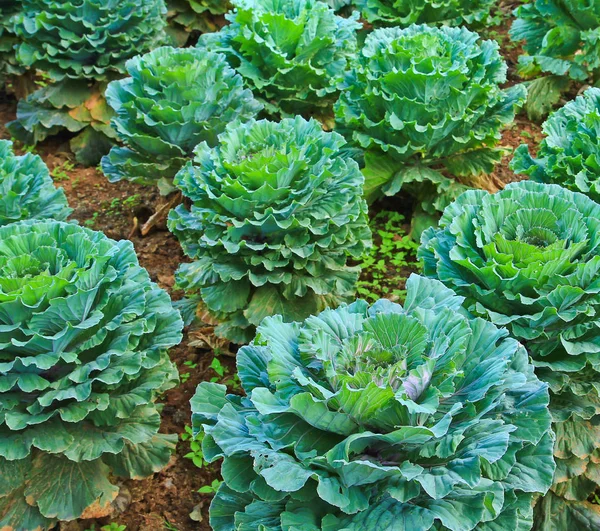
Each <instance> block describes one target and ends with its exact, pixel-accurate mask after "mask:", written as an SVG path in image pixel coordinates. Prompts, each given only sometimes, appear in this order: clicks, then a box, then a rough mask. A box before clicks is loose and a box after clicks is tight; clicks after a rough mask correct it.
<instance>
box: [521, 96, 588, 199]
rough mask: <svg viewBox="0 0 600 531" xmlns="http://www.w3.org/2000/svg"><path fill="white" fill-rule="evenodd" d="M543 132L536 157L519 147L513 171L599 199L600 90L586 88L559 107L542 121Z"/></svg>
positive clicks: (526, 149)
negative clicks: (544, 121)
mask: <svg viewBox="0 0 600 531" xmlns="http://www.w3.org/2000/svg"><path fill="white" fill-rule="evenodd" d="M543 131H544V133H545V134H546V138H544V140H543V141H542V142H541V144H540V146H539V149H538V152H537V158H533V157H532V156H531V155H530V154H529V148H528V147H527V146H526V145H522V146H519V148H518V149H517V151H516V152H515V157H514V159H513V162H512V168H513V170H515V172H517V173H521V174H525V175H528V176H529V177H530V178H531V179H533V180H534V181H537V182H545V183H551V184H560V185H561V186H564V187H565V188H568V189H569V190H573V191H575V192H582V193H584V194H586V195H588V196H589V197H591V198H592V199H593V200H594V201H596V202H598V201H600V137H599V133H600V89H597V88H590V89H588V90H587V91H586V92H585V93H584V94H583V96H579V97H578V98H577V99H576V100H575V101H571V102H569V103H567V104H566V105H565V106H564V107H562V108H560V109H559V110H558V111H556V112H555V113H554V114H552V115H551V116H550V118H549V119H548V120H547V121H546V123H545V124H544V126H543Z"/></svg>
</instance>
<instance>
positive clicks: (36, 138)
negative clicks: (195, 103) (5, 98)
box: [9, 0, 166, 164]
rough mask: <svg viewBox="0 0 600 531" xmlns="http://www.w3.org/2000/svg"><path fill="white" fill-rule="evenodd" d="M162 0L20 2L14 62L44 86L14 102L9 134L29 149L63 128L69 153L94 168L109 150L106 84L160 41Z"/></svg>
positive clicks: (163, 22) (161, 38)
mask: <svg viewBox="0 0 600 531" xmlns="http://www.w3.org/2000/svg"><path fill="white" fill-rule="evenodd" d="M165 15H166V7H165V4H164V0H79V1H78V2H63V1H58V0H23V13H22V16H20V17H19V22H18V24H17V25H16V32H17V35H18V36H19V37H20V38H21V40H22V43H21V44H20V45H19V47H18V50H17V59H18V60H19V61H20V63H21V64H22V65H24V66H26V67H28V68H31V69H35V70H37V71H40V72H42V73H43V74H44V75H45V76H46V77H47V78H48V79H47V81H46V86H44V87H42V88H40V89H38V90H36V91H35V92H33V93H32V94H30V95H29V96H28V97H27V98H26V99H23V100H21V101H20V102H19V105H18V107H17V119H16V120H15V121H14V122H11V123H10V124H9V129H10V131H11V133H12V135H13V136H14V137H16V138H18V139H19V140H22V141H23V142H25V143H27V144H36V143H37V142H40V141H42V140H44V139H45V138H46V137H48V136H50V135H54V134H56V133H58V132H60V131H64V130H65V129H66V130H67V131H68V132H70V133H78V135H77V136H76V137H75V139H73V140H72V141H71V148H72V149H73V151H74V152H75V153H76V154H77V156H78V160H79V161H80V162H82V163H84V164H96V163H97V162H99V161H100V157H101V156H102V155H103V154H105V153H106V152H108V150H109V149H110V146H111V144H112V143H111V142H110V141H109V138H111V137H114V134H113V133H112V131H111V129H110V125H109V122H110V118H111V115H112V113H111V110H110V108H109V107H108V105H107V103H106V100H105V99H104V90H105V88H106V83H108V82H109V81H111V80H112V79H115V78H119V77H122V76H123V75H124V74H125V62H126V61H127V60H128V59H130V58H131V57H134V56H135V55H138V54H140V53H144V52H146V51H149V50H151V49H153V48H156V46H157V45H158V44H160V43H162V42H163V41H164V40H165V39H166V34H165V33H164V27H165V21H164V19H163V18H164V16H165Z"/></svg>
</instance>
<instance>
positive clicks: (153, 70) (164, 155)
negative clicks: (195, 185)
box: [102, 46, 262, 189]
mask: <svg viewBox="0 0 600 531" xmlns="http://www.w3.org/2000/svg"><path fill="white" fill-rule="evenodd" d="M127 71H128V72H129V74H130V77H128V78H125V79H121V80H118V81H113V82H112V83H111V84H110V85H109V86H108V89H107V91H106V98H107V101H108V103H109V105H110V106H111V107H112V108H113V109H114V111H115V116H114V118H113V120H112V126H113V128H114V129H115V131H116V134H117V136H118V137H119V139H120V140H121V141H123V142H124V143H125V144H126V147H116V146H115V147H113V148H112V150H111V151H110V153H109V154H108V155H107V156H105V157H104V158H103V159H102V170H103V172H104V174H105V175H106V176H107V177H108V179H109V180H110V181H111V182H116V181H119V180H121V179H128V180H130V181H134V182H137V183H141V184H157V182H158V183H159V184H160V183H162V187H163V188H167V189H169V188H171V189H172V181H173V177H174V176H175V174H176V173H177V172H178V171H179V170H180V169H181V168H182V167H183V166H184V165H185V164H186V163H187V162H188V161H189V160H190V159H191V158H192V156H193V151H194V148H195V147H196V146H197V145H198V144H200V143H201V142H206V143H207V144H208V145H209V146H211V147H214V146H215V145H216V144H217V137H218V135H219V134H221V133H222V132H223V131H224V130H225V126H226V125H227V124H229V123H231V122H234V121H236V120H240V121H246V120H248V119H250V118H253V117H254V116H255V115H256V114H257V113H258V112H259V111H260V110H261V109H262V106H261V105H260V104H259V103H258V102H257V101H256V100H255V99H254V97H253V96H252V92H250V90H248V89H245V88H244V86H243V80H242V78H241V76H240V75H239V74H236V72H235V71H234V70H233V69H232V68H231V67H230V66H229V65H228V63H227V61H226V59H225V57H224V56H223V55H222V54H216V53H211V52H209V53H207V52H206V51H205V50H201V49H199V48H181V49H175V48H172V47H169V46H165V47H161V48H158V49H156V50H154V51H152V52H150V53H148V54H146V55H142V56H138V57H134V58H133V59H130V60H129V61H128V62H127Z"/></svg>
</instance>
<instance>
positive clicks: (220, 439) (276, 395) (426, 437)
mask: <svg viewBox="0 0 600 531" xmlns="http://www.w3.org/2000/svg"><path fill="white" fill-rule="evenodd" d="M462 300H463V299H462V297H458V296H456V295H455V294H454V293H453V292H452V291H451V290H449V289H447V288H445V287H444V286H443V285H442V284H441V283H440V282H438V281H435V280H430V279H425V278H423V277H419V276H416V275H413V276H412V277H411V278H410V279H409V280H408V283H407V299H406V302H405V305H404V307H402V306H400V305H398V304H395V303H392V302H390V301H387V300H383V299H382V300H380V301H378V302H377V303H375V304H374V305H373V306H370V307H369V305H368V304H367V303H366V302H364V301H357V302H355V303H354V304H351V305H350V306H346V305H343V306H341V307H339V308H338V309H336V310H333V309H328V310H325V311H324V312H322V313H321V314H320V315H318V316H313V317H309V318H308V319H306V320H305V321H304V322H296V323H285V322H284V321H283V319H282V318H281V317H280V316H274V317H269V318H267V319H265V320H264V321H263V323H262V324H261V325H260V326H259V327H258V331H257V336H256V338H255V340H254V341H253V342H252V344H251V345H250V346H246V347H243V348H242V349H241V350H240V351H239V352H238V355H237V364H238V373H239V377H240V380H241V382H242V386H243V388H244V391H245V396H244V397H241V396H237V395H227V394H226V388H225V386H223V385H219V384H216V383H208V382H204V383H201V384H200V385H199V387H198V389H197V391H196V394H195V396H194V397H193V399H192V402H191V404H192V413H193V415H192V422H193V426H194V430H195V431H196V432H203V433H204V434H205V435H204V439H203V451H204V456H205V458H206V459H207V460H208V461H211V462H212V461H215V460H217V459H221V458H222V459H223V463H222V475H223V479H224V483H223V484H222V485H221V487H220V489H219V491H218V492H217V494H216V496H215V498H214V500H213V502H212V504H211V508H210V523H211V526H212V528H213V529H214V530H215V531H225V530H227V531H241V530H245V531H259V530H266V529H268V530H272V531H275V530H277V531H281V530H290V531H291V530H296V529H302V530H306V531H397V530H398V529H406V530H410V531H427V530H433V529H447V530H451V531H470V530H472V529H478V530H490V531H491V530H500V529H501V530H507V529H515V530H526V529H530V528H531V524H532V512H533V511H532V507H531V504H532V500H533V499H534V498H535V497H536V496H537V495H538V494H540V493H544V492H546V491H547V489H548V488H549V486H550V484H551V483H552V474H553V472H554V468H555V466H554V462H553V459H552V444H553V435H552V433H551V431H550V414H549V412H548V409H547V404H548V400H549V397H548V389H547V386H546V385H545V384H543V383H541V382H540V381H539V380H538V379H537V378H536V376H535V375H534V372H533V368H532V366H531V365H530V364H529V363H528V359H527V352H526V351H525V349H524V348H523V347H522V346H521V345H519V343H518V342H517V341H516V340H514V339H511V338H508V337H507V336H508V334H507V332H506V330H502V329H498V328H496V327H495V326H494V325H493V324H491V323H489V322H487V321H485V320H483V319H478V318H473V317H471V316H469V315H467V314H466V313H465V312H463V311H462V310H461V308H460V307H461V303H462Z"/></svg>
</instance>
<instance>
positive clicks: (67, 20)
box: [0, 0, 600, 531]
mask: <svg viewBox="0 0 600 531" xmlns="http://www.w3.org/2000/svg"><path fill="white" fill-rule="evenodd" d="M192 4H194V3H190V5H192ZM233 4H234V7H235V8H236V9H235V10H234V11H232V12H231V13H230V14H228V15H227V17H226V18H227V19H228V20H229V21H230V24H229V25H227V26H225V27H224V28H223V29H221V30H220V31H218V32H216V33H212V34H211V33H209V34H205V35H203V36H202V37H201V38H200V41H199V43H198V45H197V46H196V47H193V48H181V49H177V48H174V47H171V46H159V47H157V46H158V45H159V44H161V43H162V42H166V41H163V40H162V39H166V37H164V34H163V25H164V15H165V9H164V6H163V5H162V2H155V1H152V2H150V1H147V2H125V3H123V2H119V3H118V6H117V2H111V1H105V2H100V1H91V0H85V1H83V2H82V3H81V5H80V4H75V3H57V2H54V1H51V0H46V1H44V2H40V1H37V2H36V1H33V0H31V1H27V0H25V1H23V6H22V7H23V11H22V12H21V13H20V14H19V13H17V14H16V15H11V16H10V17H8V20H10V21H11V23H10V24H7V27H8V28H9V29H12V30H14V32H13V34H14V36H15V39H17V41H18V39H21V42H20V44H16V47H14V48H11V50H12V51H14V52H15V53H16V56H14V57H12V58H11V59H10V61H12V62H11V63H10V64H20V65H21V66H23V67H32V68H35V69H37V70H38V71H39V72H40V73H43V74H44V76H46V77H44V79H45V80H46V81H44V83H46V86H44V87H42V88H40V89H38V90H37V91H36V92H34V93H33V94H31V95H30V96H28V97H27V98H26V99H24V100H21V101H20V103H19V114H18V117H17V120H16V121H15V122H14V123H13V124H12V125H11V130H12V131H13V134H15V135H18V134H22V135H25V136H21V138H30V139H31V138H33V141H39V140H41V139H43V138H45V137H46V136H47V135H48V134H54V133H56V132H58V131H59V130H60V129H62V128H65V127H66V128H67V129H68V130H70V131H72V132H78V133H79V135H78V136H77V137H75V138H74V139H73V140H74V146H76V147H77V146H79V147H80V148H82V151H83V152H84V153H86V152H87V154H88V155H89V154H90V153H91V152H93V153H92V154H93V155H94V156H96V158H97V156H98V154H99V152H100V151H102V149H103V148H105V147H109V146H108V144H107V143H103V140H102V139H104V138H111V137H112V138H118V139H119V140H120V141H122V142H123V143H124V146H114V147H112V149H111V150H110V153H109V154H107V155H106V156H104V157H103V158H102V164H101V167H102V170H103V171H104V173H105V174H106V175H107V177H108V178H109V179H110V180H111V181H117V180H120V179H128V180H132V181H135V182H139V183H143V184H153V185H158V186H159V187H160V189H161V190H162V191H163V192H164V193H170V192H172V191H177V190H178V191H179V192H181V194H182V195H183V197H184V198H185V202H184V203H182V204H181V205H180V206H178V207H177V208H175V209H174V210H173V211H172V212H171V213H170V215H169V221H168V225H169V228H170V230H171V231H172V232H173V233H174V234H175V235H176V236H177V238H178V239H179V241H180V242H181V244H182V247H183V249H184V251H185V253H186V254H187V255H188V256H189V257H190V258H191V259H192V262H191V263H189V264H184V265H182V266H181V267H180V268H179V270H178V273H177V283H178V285H179V286H180V287H181V288H183V289H184V290H185V291H186V294H187V296H188V298H187V300H186V302H185V303H184V304H183V305H182V306H181V307H182V309H183V310H185V312H184V313H185V314H186V315H188V314H191V315H193V314H194V313H196V312H198V313H200V310H204V309H207V310H208V312H209V314H211V316H212V317H214V318H215V319H216V320H218V321H219V323H220V324H219V326H218V327H217V329H216V332H217V333H218V334H219V335H221V336H223V337H226V338H228V339H230V340H232V341H234V342H237V343H239V344H246V343H249V342H251V343H250V345H248V346H244V347H242V349H241V350H240V351H239V353H238V372H239V377H240V380H241V383H242V386H243V389H244V391H245V395H244V396H238V395H228V394H227V392H226V391H227V390H226V388H225V387H224V386H221V385H218V384H213V383H203V384H201V385H200V386H199V388H198V390H197V393H196V395H195V397H194V399H193V400H192V409H193V423H194V427H195V430H196V432H197V433H200V432H202V433H204V438H203V454H204V456H205V458H206V459H207V460H208V461H211V462H212V461H215V460H217V459H223V463H222V475H223V478H224V483H223V485H222V486H221V487H220V488H219V491H218V493H217V494H216V496H215V498H214V500H213V503H212V505H211V525H212V527H213V528H214V529H215V530H216V531H225V530H226V531H229V530H256V531H258V530H261V529H262V530H267V529H268V530H272V531H279V530H282V531H283V530H285V531H298V530H303V531H334V530H335V531H338V530H347V531H351V530H352V531H354V530H356V531H358V530H367V531H368V530H369V529H378V530H379V529H389V530H390V531H391V530H394V529H398V528H399V527H398V526H401V528H406V529H411V530H412V529H414V530H421V529H422V530H428V529H450V530H452V531H463V530H465V531H467V530H471V529H481V530H484V529H489V530H494V529H502V530H504V529H511V528H514V529H518V530H520V529H523V530H526V529H531V528H532V527H534V528H535V529H544V530H553V529H556V530H564V529H570V528H576V529H597V528H598V527H599V526H600V521H599V517H598V511H597V506H596V505H594V504H592V503H590V502H589V501H588V500H589V499H591V498H592V497H593V495H594V492H595V490H596V489H597V488H598V486H599V485H600V475H599V470H600V469H598V463H600V451H599V448H600V442H599V441H600V433H598V429H597V425H598V424H599V422H598V420H599V419H600V416H599V415H600V396H599V394H598V371H599V370H600V369H598V367H599V366H600V361H599V360H598V359H597V356H598V353H600V344H599V343H598V337H599V334H598V323H599V321H598V318H597V314H598V310H599V308H598V306H599V305H600V298H599V297H600V295H599V293H600V275H599V274H598V270H599V268H600V257H599V256H598V255H599V254H600V251H598V248H599V244H600V240H598V236H597V235H598V233H599V230H598V229H599V224H600V205H599V204H598V203H596V202H595V201H596V200H598V191H597V188H596V186H597V185H596V176H597V174H598V171H597V170H598V164H599V162H598V154H599V152H600V142H599V141H598V138H597V130H598V123H600V91H599V90H598V89H594V88H592V89H589V90H587V91H586V92H585V93H584V94H583V95H582V96H580V97H579V98H577V99H576V100H575V101H573V102H571V103H568V104H567V105H565V106H564V107H563V108H562V109H560V110H559V111H557V112H556V113H554V114H553V115H551V117H550V118H549V119H548V121H547V122H546V124H545V125H544V131H545V133H546V138H545V139H544V140H543V142H542V144H541V145H540V146H539V150H538V151H537V154H536V155H535V157H534V156H532V155H531V154H530V153H529V151H528V149H527V148H526V147H525V146H522V147H521V148H519V149H518V150H517V152H516V153H515V157H514V160H513V163H512V165H513V168H514V170H515V171H516V172H519V173H522V174H526V175H529V176H530V177H531V179H532V180H534V181H538V182H522V183H516V184H512V185H509V186H508V187H506V189H505V190H503V191H501V192H498V193H495V194H491V193H489V192H488V191H485V190H472V189H471V188H474V187H475V188H482V187H483V188H484V187H486V179H485V175H486V174H488V173H489V172H491V171H492V170H493V167H494V165H495V163H496V162H497V161H498V160H499V159H500V157H501V156H502V155H503V150H502V149H501V148H499V147H498V143H499V142H500V139H501V129H502V128H503V127H504V126H506V125H508V124H509V123H511V122H512V120H513V119H514V115H515V112H516V110H517V109H518V107H519V106H520V105H522V104H523V103H524V102H525V99H526V96H527V88H526V87H525V86H523V85H516V86H513V87H511V88H508V89H505V88H502V86H503V84H504V82H505V81H506V65H505V63H504V61H503V60H502V58H501V56H500V54H499V52H498V45H497V44H496V43H494V42H492V41H483V40H481V39H480V37H479V35H478V34H477V33H474V32H473V31H471V30H469V29H467V28H465V27H449V26H441V27H436V26H434V25H427V24H425V23H431V22H441V21H443V22H462V23H468V24H476V23H481V22H483V21H485V20H486V16H485V13H487V12H488V11H489V7H490V6H489V4H486V5H482V12H481V13H482V14H481V15H479V14H477V15H473V17H466V16H463V15H461V14H460V13H462V12H464V9H463V11H461V6H460V4H456V3H454V2H448V3H447V4H441V5H440V4H439V3H437V2H436V3H435V4H431V6H430V7H428V6H429V5H428V4H426V7H423V3H419V5H421V9H420V10H419V9H417V8H416V7H414V6H412V7H411V6H407V5H405V3H404V2H395V3H394V4H393V7H390V6H389V5H388V6H385V5H383V4H382V3H380V2H375V1H371V0H367V1H366V2H364V4H361V5H360V6H359V7H361V8H362V9H363V14H365V16H366V18H367V19H368V20H369V21H370V22H372V23H374V24H375V25H381V26H386V27H381V28H379V29H375V30H374V31H372V32H371V33H369V34H368V35H367V36H366V38H365V41H364V44H363V45H362V46H361V47H360V51H359V49H358V39H357V32H358V30H359V27H360V25H359V24H358V22H357V16H355V15H351V16H349V17H348V18H345V17H342V16H340V15H337V14H336V13H335V12H334V10H333V9H332V7H331V6H328V5H327V4H325V3H322V2H319V1H313V0H298V1H294V2H279V1H276V0H261V1H258V0H253V1H250V0H236V1H234V2H233ZM548 5H549V4H548V3H547V2H545V3H543V4H542V3H541V2H540V3H539V5H538V3H533V4H529V5H528V6H524V7H523V8H520V10H519V11H518V14H519V16H521V17H522V18H521V19H520V21H519V22H518V23H516V24H515V27H514V28H513V32H515V31H517V29H518V28H519V27H520V28H521V30H522V27H523V25H524V24H525V22H524V20H526V18H527V17H529V16H531V17H530V18H532V19H533V18H534V15H535V16H537V17H538V18H540V17H542V16H545V17H546V18H547V22H548V24H550V25H551V26H552V25H553V27H559V28H560V29H559V30H558V31H554V33H552V31H553V30H552V29H548V28H545V26H540V27H541V28H544V29H546V30H547V33H548V35H550V37H547V38H546V39H545V41H544V43H546V44H547V41H548V40H550V39H551V38H554V39H555V40H558V38H559V37H560V38H564V36H565V33H566V32H568V31H569V30H565V29H564V28H565V26H566V25H567V24H566V23H565V24H563V25H561V21H562V20H563V19H561V18H560V17H559V16H558V15H557V13H558V11H556V10H553V9H550V8H549V7H548ZM565 5H566V4H565ZM531 6H533V7H531ZM1 7H2V4H0V8H1ZM333 7H343V6H337V5H336V6H333ZM550 7H552V6H550ZM436 9H438V10H441V11H443V12H444V13H445V14H444V15H443V17H441V18H438V19H436V20H433V19H435V14H434V12H435V10H436ZM561 9H563V8H562V7H561ZM564 9H567V8H564ZM207 10H208V11H209V12H210V13H211V14H212V15H218V13H217V12H213V11H210V8H207V9H205V10H202V11H200V12H204V11H207ZM444 10H446V11H444ZM536 10H537V11H536ZM441 11H440V12H441ZM470 12H471V14H473V13H474V12H472V11H470ZM438 13H439V12H438ZM532 13H533V14H532ZM536 13H537V14H536ZM573 13H577V12H576V10H575V9H574V10H573ZM591 16H592V15H590V17H591ZM542 18H543V17H542ZM179 20H180V21H181V20H183V19H182V18H180V19H179ZM536 20H537V19H536ZM544 20H545V19H544ZM573 20H577V18H576V17H573ZM569 22H570V23H571V19H569ZM578 23H579V22H578ZM388 26H389V27H388ZM538 29H539V28H538ZM539 31H541V29H539ZM582 31H583V30H582ZM536 35H537V34H536ZM586 35H587V34H586ZM578 38H580V37H578ZM590 38H591V37H590ZM52 39H54V40H52ZM530 42H532V40H531V39H530V40H528V43H530ZM145 50H151V51H149V53H147V54H144V55H141V56H135V57H133V56H134V55H135V54H137V53H138V52H143V51H145ZM528 51H529V57H533V52H532V51H530V50H528ZM563 51H564V50H563ZM544 53H548V54H549V53H550V52H548V50H546V51H545V52H544ZM589 53H592V51H590V52H589ZM571 55H572V56H573V57H572V58H571V59H562V60H564V61H568V60H571V63H570V66H569V68H567V69H566V70H564V71H562V73H561V72H557V71H551V73H552V75H553V76H566V75H568V74H569V72H571V73H574V72H580V69H581V68H583V67H582V65H584V66H586V67H588V66H589V67H590V68H589V69H588V70H586V72H587V75H588V76H591V75H593V69H594V64H593V62H592V61H591V60H589V59H588V60H585V61H583V62H581V63H580V62H579V61H580V58H579V56H580V55H582V54H581V53H580V52H579V49H576V50H571ZM576 56H577V57H576ZM543 57H546V56H545V55H543V53H542V52H540V53H539V54H538V55H536V56H535V58H534V59H532V60H531V61H530V65H531V64H534V63H535V64H536V65H537V66H538V67H539V68H540V69H541V70H544V68H545V67H544V64H546V63H545V62H544V60H543ZM14 61H16V62H14ZM527 61H529V59H528V60H527ZM125 69H126V71H127V72H128V73H129V77H125V78H122V79H117V78H121V77H122V76H123V75H124V74H125ZM573 77H574V78H575V79H578V80H581V79H583V78H582V75H580V76H579V77H577V76H573ZM38 83H39V80H38ZM536 86H537V88H538V89H539V83H538V85H533V84H532V85H530V86H529V89H530V92H531V91H532V90H533V89H536ZM74 95H76V96H77V97H74ZM104 97H105V98H106V99H104ZM109 119H110V120H111V123H110V125H109V123H108V120H109ZM332 126H333V127H334V128H335V131H330V130H329V129H330V128H331V127H332ZM28 135H29V136H28ZM31 135H33V137H32V136H31ZM36 135H37V136H36ZM102 135H104V136H102ZM90 150H92V151H90ZM192 157H193V160H192ZM0 185H1V186H2V188H1V189H0V190H1V200H2V201H1V202H0V225H1V227H0V432H1V433H2V442H0V477H1V478H2V479H3V480H4V481H3V482H2V483H0V526H3V528H7V529H19V530H21V529H22V530H24V531H29V530H34V529H39V528H41V529H48V528H50V527H51V526H52V525H54V523H56V522H57V521H59V520H72V519H75V518H79V517H82V518H85V517H87V516H90V515H92V514H94V515H96V516H97V515H99V514H103V513H104V512H107V511H109V510H110V504H111V502H112V500H113V499H114V497H115V496H116V493H117V489H116V487H115V486H114V485H113V484H112V483H111V478H112V477H113V476H121V477H129V478H141V477H146V476H148V475H151V474H152V473H153V472H156V471H158V470H160V469H161V468H162V467H163V466H164V465H165V464H166V463H167V461H168V459H169V457H170V454H171V451H172V449H173V446H174V440H173V437H172V436H165V435H161V434H159V433H158V431H159V427H160V405H159V404H157V403H156V399H157V398H158V397H159V395H160V394H161V393H162V392H164V391H166V390H168V389H169V388H170V387H172V386H173V385H175V383H176V381H177V374H176V371H175V369H174V366H173V364H172V363H171V361H170V360H169V357H168V354H167V351H168V349H169V348H170V347H172V346H175V345H176V344H178V343H179V341H180V340H181V330H182V327H183V323H182V320H181V318H180V316H179V314H178V312H177V311H176V310H175V309H173V306H172V303H171V301H170V299H169V297H168V295H167V294H166V293H165V292H163V291H162V290H160V289H159V288H157V286H156V285H154V284H153V283H152V282H151V281H150V279H149V277H148V274H147V272H146V271H145V270H143V269H142V268H141V267H140V266H139V264H138V262H137V258H136V257H135V253H134V250H133V247H132V245H131V244H130V243H129V242H114V241H112V240H110V239H108V238H106V237H105V236H104V235H103V234H101V233H99V232H94V231H90V230H87V229H83V228H81V227H79V226H77V225H76V224H73V223H66V222H65V219H66V218H67V217H68V215H69V213H70V211H69V209H68V207H67V205H66V200H65V197H64V194H63V193H62V192H61V191H60V190H56V189H55V188H54V186H53V185H52V182H51V179H50V177H49V175H48V170H47V168H46V167H45V165H44V164H43V163H42V162H41V160H40V159H39V157H36V156H33V155H25V156H23V157H17V156H15V155H14V154H13V153H12V150H11V146H10V143H8V142H5V141H4V142H2V143H1V144H0ZM399 193H408V195H409V196H411V197H412V202H413V203H414V208H413V210H414V212H413V234H414V235H415V237H417V236H418V235H419V234H420V233H421V232H423V235H422V238H421V242H422V244H421V247H420V250H419V255H420V257H421V258H422V260H423V263H424V276H416V275H415V276H413V277H411V278H410V279H409V281H408V283H407V293H406V301H405V303H404V306H400V305H398V304H396V303H393V302H390V301H386V300H380V301H378V302H376V303H375V304H373V305H371V306H370V305H368V304H367V303H365V302H362V301H357V302H351V301H352V298H353V296H354V292H355V288H356V282H357V280H358V275H359V272H360V271H359V269H360V268H359V267H356V266H352V261H355V263H358V261H359V259H360V258H361V257H362V256H364V254H365V252H366V251H367V250H368V248H369V246H370V244H371V234H370V230H369V227H368V217H367V211H368V207H367V202H368V201H372V200H374V199H375V198H377V197H379V196H381V195H388V196H396V195H397V194H399ZM442 211H443V214H442V213H441V212H442ZM440 216H441V217H440ZM427 227H429V228H427ZM427 277H428V278H427ZM57 493H58V495H57Z"/></svg>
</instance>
